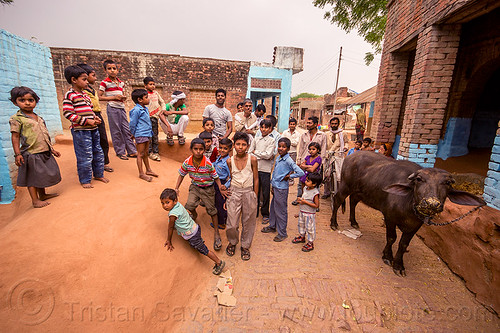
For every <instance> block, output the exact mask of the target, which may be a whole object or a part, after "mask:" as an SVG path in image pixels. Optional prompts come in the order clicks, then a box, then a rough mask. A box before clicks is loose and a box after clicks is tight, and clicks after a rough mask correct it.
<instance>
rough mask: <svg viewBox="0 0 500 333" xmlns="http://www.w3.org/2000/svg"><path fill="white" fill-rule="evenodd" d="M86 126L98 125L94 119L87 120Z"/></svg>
mask: <svg viewBox="0 0 500 333" xmlns="http://www.w3.org/2000/svg"><path fill="white" fill-rule="evenodd" d="M86 124H87V125H89V126H94V125H96V123H95V120H94V119H87V121H86Z"/></svg>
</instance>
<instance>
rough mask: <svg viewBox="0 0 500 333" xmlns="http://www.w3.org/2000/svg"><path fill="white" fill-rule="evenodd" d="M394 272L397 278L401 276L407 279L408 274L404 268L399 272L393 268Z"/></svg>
mask: <svg viewBox="0 0 500 333" xmlns="http://www.w3.org/2000/svg"><path fill="white" fill-rule="evenodd" d="M392 270H393V271H394V274H396V275H397V276H401V277H405V276H406V272H405V270H404V268H403V269H399V270H398V269H395V268H393V269H392Z"/></svg>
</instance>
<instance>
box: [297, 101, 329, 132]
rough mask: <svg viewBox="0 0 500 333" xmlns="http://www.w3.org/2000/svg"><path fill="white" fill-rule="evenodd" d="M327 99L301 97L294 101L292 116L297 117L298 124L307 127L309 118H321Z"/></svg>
mask: <svg viewBox="0 0 500 333" xmlns="http://www.w3.org/2000/svg"><path fill="white" fill-rule="evenodd" d="M324 104H325V100H324V98H323V97H310V98H299V99H298V100H296V101H293V102H292V117H294V118H295V119H297V122H298V125H299V126H301V127H305V125H306V121H307V118H309V117H312V116H316V117H318V118H320V116H321V111H322V110H323V105H324Z"/></svg>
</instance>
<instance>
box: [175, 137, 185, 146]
mask: <svg viewBox="0 0 500 333" xmlns="http://www.w3.org/2000/svg"><path fill="white" fill-rule="evenodd" d="M177 138H178V139H179V144H180V145H183V144H185V143H186V138H184V137H183V136H179V137H177Z"/></svg>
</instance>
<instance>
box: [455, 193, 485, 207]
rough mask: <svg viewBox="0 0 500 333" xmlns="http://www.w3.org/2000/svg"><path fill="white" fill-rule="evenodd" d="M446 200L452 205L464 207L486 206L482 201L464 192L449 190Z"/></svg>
mask: <svg viewBox="0 0 500 333" xmlns="http://www.w3.org/2000/svg"><path fill="white" fill-rule="evenodd" d="M448 199H450V201H451V202H453V203H456V204H458V205H464V206H484V205H486V202H485V201H484V200H483V199H481V198H479V197H477V196H475V195H474V194H471V193H469V192H464V191H457V190H450V191H449V192H448Z"/></svg>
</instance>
